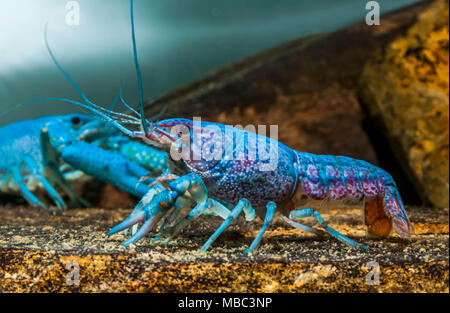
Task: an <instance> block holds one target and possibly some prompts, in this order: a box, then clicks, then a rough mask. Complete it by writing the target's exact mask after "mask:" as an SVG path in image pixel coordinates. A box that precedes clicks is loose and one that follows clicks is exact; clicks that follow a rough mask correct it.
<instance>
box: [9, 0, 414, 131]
mask: <svg viewBox="0 0 450 313" xmlns="http://www.w3.org/2000/svg"><path fill="white" fill-rule="evenodd" d="M67 2H68V1H63V0H58V1H56V0H40V1H35V0H14V1H12V0H0V112H3V111H5V110H6V109H8V108H10V107H12V106H13V105H15V104H17V103H20V102H22V101H26V100H30V99H33V98H39V97H66V98H72V99H79V97H78V96H77V94H76V93H75V92H74V91H73V89H72V87H71V86H70V85H69V84H68V82H67V81H65V80H64V79H63V78H62V76H61V74H60V73H59V72H58V71H57V70H56V67H55V66H54V64H53V63H52V62H51V60H50V57H49V56H48V53H47V51H46V49H45V45H44V39H43V38H44V25H45V23H46V22H48V25H49V26H48V36H49V42H50V45H51V47H52V49H53V51H54V53H55V54H56V56H57V58H58V59H59V61H60V62H61V63H62V65H63V66H64V67H65V68H66V70H67V71H68V72H69V73H70V74H71V75H72V77H73V78H74V79H75V81H76V82H77V83H78V84H79V85H80V87H81V88H82V89H83V90H84V91H85V93H86V94H87V96H88V97H89V98H90V99H91V100H92V101H94V102H96V103H98V104H100V105H108V104H109V103H111V102H112V100H113V98H114V96H115V94H116V92H117V91H118V86H119V80H120V77H121V76H122V75H123V76H124V77H126V79H127V87H126V92H125V95H126V98H127V100H128V101H129V103H133V104H136V103H137V91H136V81H135V76H134V72H133V63H132V54H131V38H130V20H129V4H128V1H127V0H79V1H77V2H78V3H79V7H80V25H78V26H69V25H67V24H66V21H65V18H66V14H67V12H66V10H65V5H66V3H67ZM366 2H367V1H362V0H339V1H333V0H316V1H309V0H308V1H302V0H284V1H275V0H189V1H183V0H164V1H147V0H145V1H144V0H136V1H135V24H136V36H137V44H138V49H139V59H140V62H141V66H142V71H143V79H144V96H145V97H146V98H150V97H153V98H156V97H159V96H162V95H164V94H166V93H168V92H170V91H171V90H174V89H175V88H177V87H179V86H181V85H183V84H186V83H189V82H191V81H193V80H195V79H197V78H199V77H201V76H203V75H205V74H206V73H207V72H209V71H211V70H213V69H214V68H217V67H218V66H222V65H225V64H227V63H230V62H233V61H236V60H238V59H240V58H243V57H245V56H249V55H252V54H254V53H257V52H259V51H262V50H265V49H268V48H270V47H274V46H276V45H279V44H281V43H283V42H286V41H289V40H292V39H295V38H298V37H302V36H305V35H311V34H315V33H321V32H328V31H333V30H336V29H339V28H342V27H345V26H347V25H350V24H353V23H356V22H360V21H363V20H364V19H365V15H366V13H367V10H366V9H365V4H366ZM378 2H379V4H380V9H381V12H382V13H384V12H388V11H391V10H393V9H397V8H400V7H402V6H405V5H408V4H411V3H414V2H417V1H416V0H383V1H378ZM381 23H383V19H381ZM375 27H376V26H375ZM74 111H78V109H77V108H75V107H74V106H72V105H70V104H64V103H34V104H30V105H28V106H27V107H22V108H20V109H18V110H16V111H14V112H12V113H10V114H8V115H7V116H4V117H2V118H1V119H0V125H4V124H6V123H10V122H13V121H17V120H20V119H25V118H34V117H38V116H43V115H47V114H62V113H69V112H74Z"/></svg>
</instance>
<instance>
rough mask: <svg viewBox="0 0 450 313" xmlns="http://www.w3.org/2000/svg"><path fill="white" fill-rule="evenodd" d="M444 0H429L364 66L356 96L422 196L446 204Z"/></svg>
mask: <svg viewBox="0 0 450 313" xmlns="http://www.w3.org/2000/svg"><path fill="white" fill-rule="evenodd" d="M448 11H449V6H448V1H446V0H439V1H435V2H433V4H432V5H430V6H429V7H428V8H427V9H426V10H425V11H424V12H422V13H421V14H419V16H418V18H417V22H416V23H414V25H412V26H411V27H410V28H409V29H408V31H407V33H406V34H405V35H404V36H400V37H399V38H397V39H395V40H394V41H392V42H391V43H390V44H389V45H387V46H386V47H385V48H384V49H383V50H382V51H380V52H379V53H378V54H377V55H376V56H375V57H374V58H372V59H371V60H370V61H369V62H368V63H367V64H366V66H365V68H364V71H363V73H362V76H361V79H360V84H361V90H360V92H361V96H362V99H363V103H364V104H365V105H366V106H367V107H368V109H369V111H370V113H371V115H372V117H373V118H374V119H375V120H376V121H377V122H378V123H379V124H380V125H381V127H380V128H381V129H382V130H383V131H384V132H385V133H386V134H387V138H388V139H389V142H390V144H391V146H392V147H393V148H394V149H393V150H394V152H395V154H396V156H397V157H398V158H399V159H400V160H401V164H402V165H404V167H405V169H406V171H407V172H408V174H409V176H410V177H411V179H412V181H413V182H414V184H415V186H416V189H417V190H418V192H419V195H420V196H421V197H422V199H423V200H424V201H426V202H428V203H432V204H433V205H435V206H441V207H448V205H449V102H448V96H449V33H448V25H449V19H448V14H449V13H448Z"/></svg>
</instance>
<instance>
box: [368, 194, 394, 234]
mask: <svg viewBox="0 0 450 313" xmlns="http://www.w3.org/2000/svg"><path fill="white" fill-rule="evenodd" d="M384 206H385V203H384V197H383V196H375V197H365V198H364V221H365V223H366V225H367V230H368V232H369V234H371V235H374V236H378V237H386V236H388V235H389V233H390V232H391V229H392V222H391V218H390V217H389V216H388V215H387V214H386V211H385V208H384Z"/></svg>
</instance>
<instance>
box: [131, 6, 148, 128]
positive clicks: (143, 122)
mask: <svg viewBox="0 0 450 313" xmlns="http://www.w3.org/2000/svg"><path fill="white" fill-rule="evenodd" d="M130 18H131V40H132V41H133V58H134V65H135V67H136V77H137V83H138V93H139V109H140V118H141V128H142V130H143V131H144V133H145V134H146V135H147V134H148V126H147V120H146V119H145V114H144V91H143V88H142V74H141V68H140V66H139V62H138V56H137V48H136V36H135V31H134V13H133V0H130Z"/></svg>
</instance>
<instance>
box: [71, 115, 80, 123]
mask: <svg viewBox="0 0 450 313" xmlns="http://www.w3.org/2000/svg"><path fill="white" fill-rule="evenodd" d="M80 122H81V119H80V117H79V116H74V117H72V124H74V125H78V124H79V123H80Z"/></svg>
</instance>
